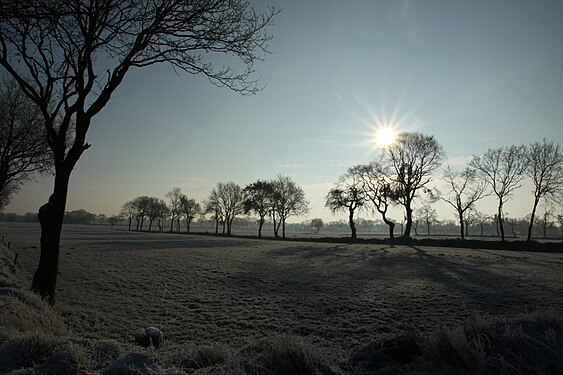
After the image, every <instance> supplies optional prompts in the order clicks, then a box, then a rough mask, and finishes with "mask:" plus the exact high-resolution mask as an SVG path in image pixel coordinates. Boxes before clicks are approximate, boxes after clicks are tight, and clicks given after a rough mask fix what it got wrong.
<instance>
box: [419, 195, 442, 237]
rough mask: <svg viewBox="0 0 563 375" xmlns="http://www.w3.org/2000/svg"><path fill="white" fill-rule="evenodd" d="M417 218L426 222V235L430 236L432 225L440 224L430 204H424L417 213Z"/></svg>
mask: <svg viewBox="0 0 563 375" xmlns="http://www.w3.org/2000/svg"><path fill="white" fill-rule="evenodd" d="M415 216H416V217H417V218H419V219H420V220H422V222H424V225H426V234H427V235H428V236H430V227H431V226H432V224H435V223H437V222H438V214H437V213H436V209H434V208H433V207H432V206H431V205H430V204H429V203H428V202H426V203H424V204H423V205H422V206H421V207H420V208H419V209H417V210H416V211H415Z"/></svg>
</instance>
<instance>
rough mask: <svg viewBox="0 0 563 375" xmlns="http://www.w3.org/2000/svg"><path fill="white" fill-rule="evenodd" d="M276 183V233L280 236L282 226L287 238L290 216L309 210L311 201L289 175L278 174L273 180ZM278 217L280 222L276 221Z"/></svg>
mask: <svg viewBox="0 0 563 375" xmlns="http://www.w3.org/2000/svg"><path fill="white" fill-rule="evenodd" d="M272 183H273V185H274V194H273V198H274V199H273V205H272V217H273V221H274V235H275V237H279V227H280V225H281V227H282V238H285V223H286V220H287V218H288V217H290V216H299V215H303V214H306V213H307V212H309V202H308V201H307V200H306V199H305V192H304V191H303V189H301V187H299V186H297V184H296V183H295V182H294V181H293V180H292V179H291V177H288V176H282V175H278V176H277V178H276V179H275V180H274V181H273V182H272ZM276 217H277V218H278V220H279V221H278V222H277V223H276Z"/></svg>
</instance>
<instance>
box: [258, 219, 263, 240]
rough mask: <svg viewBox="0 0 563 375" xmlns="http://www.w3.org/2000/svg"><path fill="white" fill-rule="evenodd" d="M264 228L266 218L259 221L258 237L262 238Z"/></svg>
mask: <svg viewBox="0 0 563 375" xmlns="http://www.w3.org/2000/svg"><path fill="white" fill-rule="evenodd" d="M263 226H264V217H263V216H260V220H259V221H258V237H262V227H263Z"/></svg>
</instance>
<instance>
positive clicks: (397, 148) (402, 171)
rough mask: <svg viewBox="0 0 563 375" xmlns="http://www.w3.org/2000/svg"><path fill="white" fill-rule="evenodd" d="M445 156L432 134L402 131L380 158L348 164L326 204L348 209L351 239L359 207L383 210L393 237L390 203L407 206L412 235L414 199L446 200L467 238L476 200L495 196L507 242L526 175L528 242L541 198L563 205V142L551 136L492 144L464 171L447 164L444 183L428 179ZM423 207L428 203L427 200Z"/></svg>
mask: <svg viewBox="0 0 563 375" xmlns="http://www.w3.org/2000/svg"><path fill="white" fill-rule="evenodd" d="M444 157H445V154H444V152H443V149H442V147H441V146H440V144H439V143H438V142H437V141H436V139H435V138H434V137H432V136H428V135H424V134H420V133H402V134H400V135H399V136H398V138H397V140H396V141H395V142H394V143H393V144H391V145H390V146H389V147H387V148H386V149H385V150H384V151H383V152H382V153H381V155H379V157H378V158H377V159H376V160H374V161H372V162H370V163H368V164H363V165H356V166H353V167H351V168H349V169H348V171H347V173H345V174H344V175H342V176H341V177H340V178H339V179H338V182H337V183H336V185H335V187H334V188H332V189H331V190H330V191H329V193H328V194H327V196H326V206H327V207H328V208H329V209H330V210H331V211H332V212H333V213H335V212H338V211H346V212H347V213H348V221H349V225H350V229H351V232H352V238H356V236H357V235H356V227H355V223H354V215H355V213H356V212H357V211H358V210H361V209H368V210H370V211H372V212H374V213H378V214H380V215H381V217H382V220H383V221H384V222H385V223H386V224H387V225H388V227H389V237H390V239H391V240H393V239H394V227H395V222H394V221H393V220H391V219H390V218H389V217H388V210H389V207H390V206H392V205H397V206H400V207H402V208H403V209H404V217H405V226H404V231H403V233H402V236H403V237H407V238H408V237H410V234H411V230H412V228H413V223H414V221H413V210H414V203H415V201H416V199H419V200H421V201H423V202H424V201H425V202H430V203H432V202H435V201H437V200H442V201H444V202H446V203H448V204H449V205H450V206H451V207H452V208H453V209H454V210H455V212H456V215H457V217H458V221H459V230H460V235H461V238H462V239H463V238H465V230H466V228H465V227H466V225H465V224H466V222H467V220H469V218H470V215H471V214H472V211H474V210H475V203H476V202H477V201H479V200H480V199H482V198H484V197H486V196H489V195H494V196H495V197H496V198H497V201H498V205H497V212H496V214H495V215H496V218H497V221H498V227H499V232H500V237H501V240H502V241H504V240H505V230H504V222H505V213H504V209H503V208H504V205H505V204H506V202H507V201H508V200H509V199H510V198H511V197H512V195H513V193H514V191H515V190H516V189H518V188H520V187H521V186H522V183H523V181H524V179H525V178H528V180H529V181H531V182H532V184H533V186H534V191H533V200H532V210H531V214H530V221H529V225H528V231H527V240H528V241H530V240H531V236H532V230H533V227H534V220H535V219H536V211H537V208H538V205H539V203H540V201H541V200H542V199H543V200H546V201H549V202H552V203H554V204H557V205H561V201H562V197H563V153H562V152H561V148H560V146H559V145H558V144H556V143H554V142H552V141H547V140H543V141H542V142H535V143H532V144H530V145H528V146H524V145H522V146H507V147H499V148H496V149H489V150H487V151H486V152H485V153H484V154H483V155H476V156H473V158H472V159H471V161H470V162H469V164H468V165H467V167H466V168H465V169H463V170H461V171H454V170H453V169H452V168H450V167H449V166H447V167H446V168H445V170H444V174H443V176H442V180H443V182H444V184H445V186H446V187H445V188H443V189H438V188H436V187H435V186H434V187H432V186H431V185H430V183H431V181H432V178H433V176H432V175H433V173H434V172H435V171H436V170H437V169H438V168H439V167H440V166H441V164H442V161H443V159H444ZM421 193H422V194H421ZM421 196H422V197H421ZM421 198H423V199H421ZM424 206H426V207H429V206H428V203H427V204H426V205H423V207H424ZM423 215H424V214H423ZM426 215H427V217H426V218H425V221H426V222H427V223H428V222H429V221H430V220H429V217H428V215H432V210H431V209H428V210H426ZM434 215H435V212H434Z"/></svg>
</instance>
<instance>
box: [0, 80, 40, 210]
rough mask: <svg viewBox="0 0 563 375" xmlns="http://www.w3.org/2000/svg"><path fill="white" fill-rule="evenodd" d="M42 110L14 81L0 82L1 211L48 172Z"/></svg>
mask: <svg viewBox="0 0 563 375" xmlns="http://www.w3.org/2000/svg"><path fill="white" fill-rule="evenodd" d="M41 120H42V116H41V112H40V111H39V107H37V105H36V104H35V103H34V102H33V101H32V100H31V99H29V98H28V97H27V96H26V95H25V94H24V93H23V92H22V90H21V89H20V87H19V85H18V84H17V83H16V82H15V81H13V80H4V81H2V82H0V209H2V208H3V207H5V206H6V205H7V204H8V203H10V198H11V196H12V195H13V194H14V193H16V192H17V191H18V190H19V189H20V188H21V186H22V185H23V183H24V182H26V181H28V180H29V179H31V178H33V176H34V174H35V173H36V172H39V173H43V172H47V171H48V170H49V166H50V160H51V158H50V154H49V146H48V145H47V141H46V137H45V135H46V133H45V128H43V124H42V122H41Z"/></svg>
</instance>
